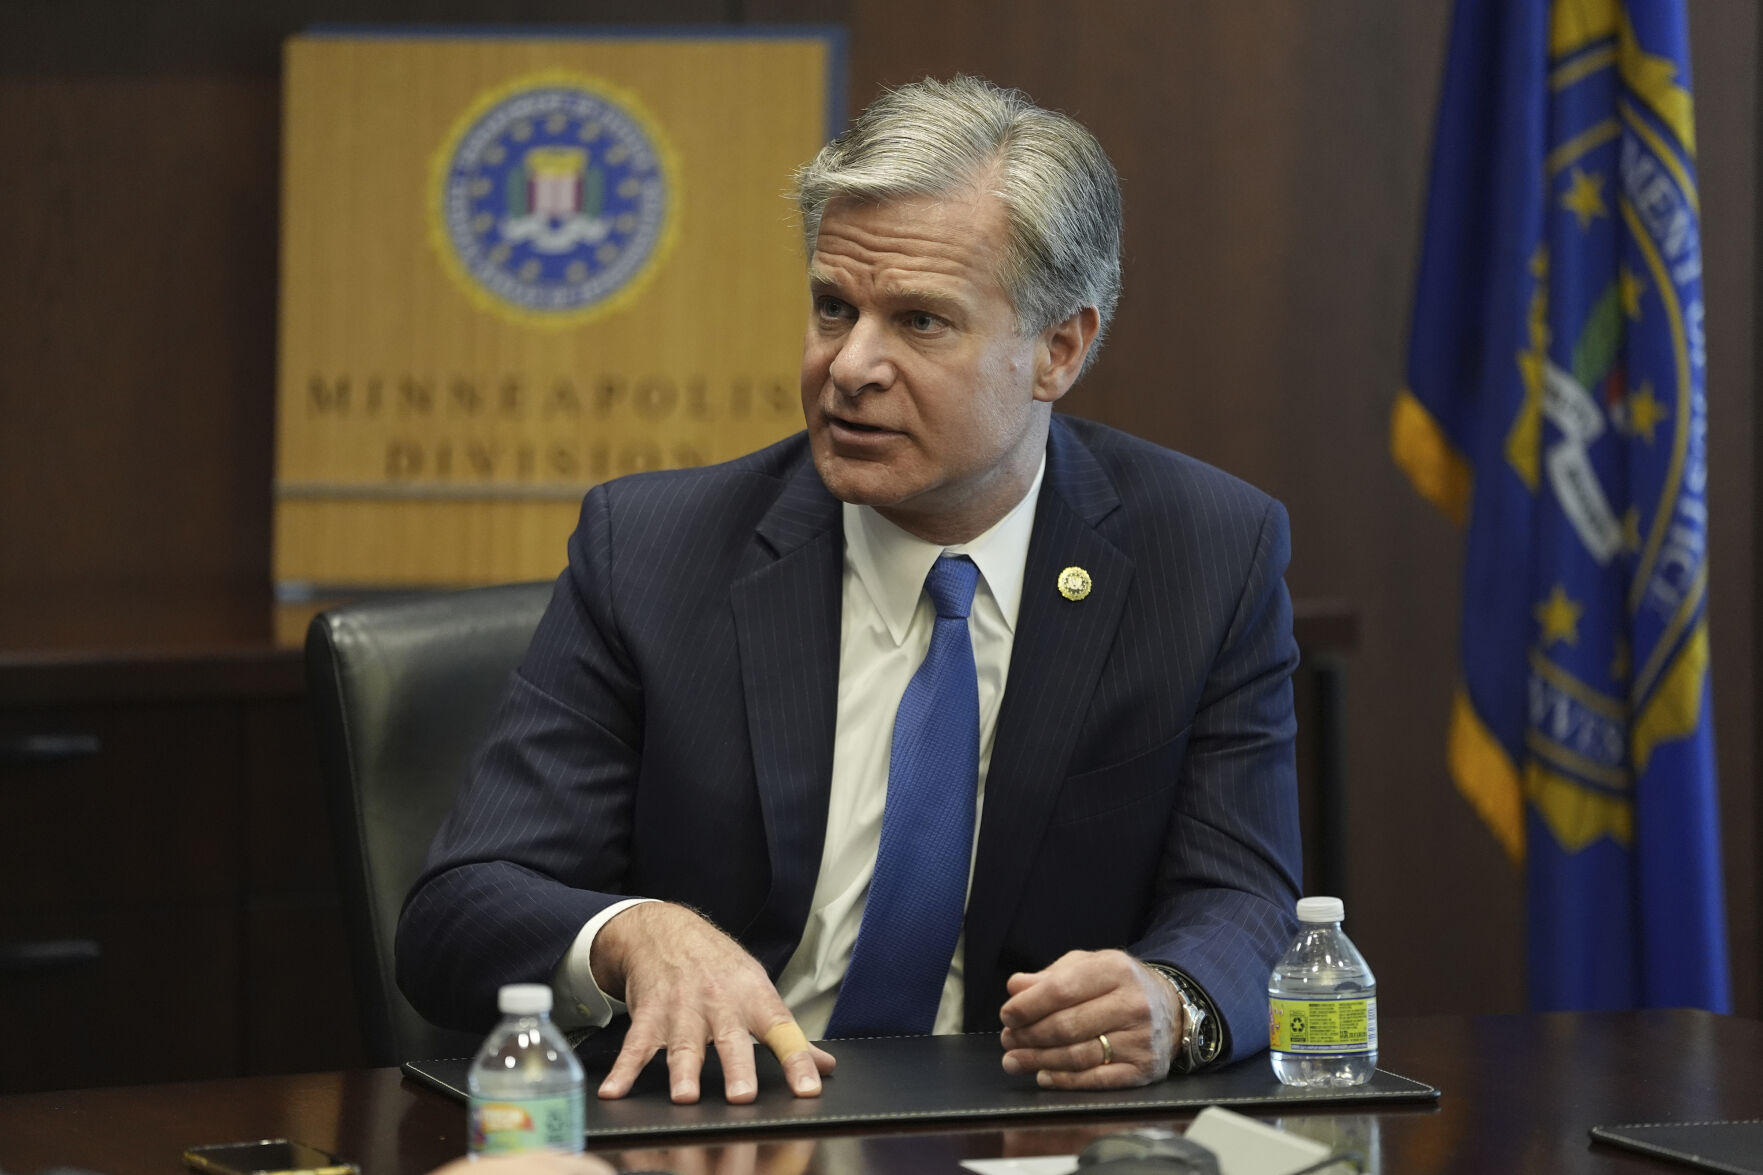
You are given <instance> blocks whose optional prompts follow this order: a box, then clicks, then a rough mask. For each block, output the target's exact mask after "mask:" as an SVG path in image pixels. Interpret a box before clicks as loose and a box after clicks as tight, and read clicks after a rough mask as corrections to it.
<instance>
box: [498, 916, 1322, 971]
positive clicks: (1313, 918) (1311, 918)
mask: <svg viewBox="0 0 1763 1175" xmlns="http://www.w3.org/2000/svg"><path fill="white" fill-rule="evenodd" d="M1346 916H1347V903H1345V902H1343V901H1341V899H1339V898H1299V899H1298V921H1300V922H1339V921H1341V920H1342V919H1344V918H1345V917H1346ZM503 990H507V989H506V988H504V989H503Z"/></svg>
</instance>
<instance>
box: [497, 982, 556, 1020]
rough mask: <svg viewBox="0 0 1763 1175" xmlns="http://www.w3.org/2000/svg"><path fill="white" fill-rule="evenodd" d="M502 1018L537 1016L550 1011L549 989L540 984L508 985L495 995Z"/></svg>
mask: <svg viewBox="0 0 1763 1175" xmlns="http://www.w3.org/2000/svg"><path fill="white" fill-rule="evenodd" d="M496 1007H497V1008H499V1009H501V1011H502V1014H503V1015H504V1016H537V1015H539V1014H540V1013H549V1012H550V1011H551V989H550V988H549V987H546V986H545V985H544V984H542V983H510V984H506V985H504V986H503V988H502V990H501V991H498V992H497V993H496Z"/></svg>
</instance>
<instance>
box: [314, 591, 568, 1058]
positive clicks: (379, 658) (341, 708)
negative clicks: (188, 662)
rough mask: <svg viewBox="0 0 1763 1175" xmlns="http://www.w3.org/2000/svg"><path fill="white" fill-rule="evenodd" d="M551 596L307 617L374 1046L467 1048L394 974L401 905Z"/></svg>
mask: <svg viewBox="0 0 1763 1175" xmlns="http://www.w3.org/2000/svg"><path fill="white" fill-rule="evenodd" d="M550 597H551V585H550V583H549V582H546V583H523V584H510V585H507V586H504V587H489V588H474V589H471V590H468V591H457V592H442V593H435V594H430V595H424V596H413V597H405V598H400V599H392V600H382V601H375V602H371V603H362V604H351V605H348V606H346V607H341V608H333V609H331V610H330V611H328V612H324V613H321V614H320V615H318V616H316V617H314V618H313V621H312V625H311V627H310V628H309V629H308V630H307V633H306V682H307V687H308V690H309V692H310V694H311V698H312V710H313V717H314V722H315V724H316V726H317V730H318V748H319V761H320V764H321V765H322V767H323V770H324V775H325V790H326V792H327V795H328V798H329V801H330V810H331V827H332V830H333V836H334V839H335V841H336V853H337V863H338V879H339V882H340V884H341V888H342V894H343V907H344V917H345V924H346V927H347V931H348V935H349V946H350V953H351V955H352V956H353V959H352V962H353V964H354V971H355V988H356V999H357V1002H358V1004H359V1005H360V1013H361V1027H362V1034H363V1037H364V1039H365V1043H366V1046H367V1054H368V1058H369V1060H370V1061H371V1062H372V1063H374V1064H376V1065H396V1064H399V1063H400V1062H402V1061H407V1060H422V1059H427V1058H431V1057H453V1056H461V1055H470V1054H471V1053H472V1052H473V1051H474V1050H475V1049H476V1048H477V1046H478V1043H479V1041H478V1040H477V1039H476V1038H475V1037H470V1036H467V1035H465V1034H463V1033H459V1032H451V1031H448V1030H446V1029H443V1028H437V1027H435V1026H434V1025H433V1024H430V1023H429V1022H428V1021H427V1020H424V1019H423V1018H422V1017H421V1016H420V1015H418V1014H417V1011H416V1009H414V1008H412V1007H411V1006H410V1004H409V1003H408V1002H407V1001H406V1000H405V999H404V995H403V993H402V992H400V991H399V990H398V984H397V981H396V979H395V978H394V971H393V963H392V942H393V938H394V936H395V934H396V931H397V927H398V911H399V909H400V908H401V907H402V905H403V903H404V896H405V894H406V893H408V892H409V890H410V886H411V883H412V882H414V881H415V880H416V875H417V873H418V872H420V871H421V869H422V862H423V858H424V856H425V855H426V854H427V852H428V847H429V841H430V840H432V839H433V838H434V834H435V829H436V828H438V827H439V826H440V823H441V819H442V817H444V816H445V815H446V813H447V809H448V808H449V807H450V806H451V805H452V802H453V796H454V793H455V792H456V791H457V790H458V788H459V783H460V780H461V779H462V778H463V777H464V774H465V768H466V765H467V763H468V762H469V760H470V758H471V755H472V752H473V751H474V750H475V749H476V747H477V744H478V741H479V740H480V739H481V738H482V737H483V733H484V730H485V728H486V727H487V726H488V724H489V720H490V717H491V715H492V712H493V711H494V709H495V706H496V703H497V701H498V699H500V697H501V695H502V689H503V687H504V685H505V684H506V683H507V679H508V674H509V671H510V670H512V669H513V668H514V666H515V664H516V663H517V662H518V661H519V660H520V656H521V653H522V652H524V651H525V649H526V646H527V642H528V641H529V640H531V638H532V634H533V629H534V628H535V627H536V626H537V625H538V622H539V615H540V613H542V612H543V611H544V608H545V604H546V602H547V601H548V600H549V599H550Z"/></svg>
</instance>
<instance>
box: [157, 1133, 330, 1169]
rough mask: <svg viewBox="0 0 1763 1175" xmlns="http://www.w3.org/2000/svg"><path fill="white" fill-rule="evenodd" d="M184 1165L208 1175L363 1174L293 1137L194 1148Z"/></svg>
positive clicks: (185, 1153)
mask: <svg viewBox="0 0 1763 1175" xmlns="http://www.w3.org/2000/svg"><path fill="white" fill-rule="evenodd" d="M184 1162H186V1163H188V1164H189V1165H190V1167H191V1168H192V1169H193V1170H196V1171H206V1172H208V1175H361V1168H360V1167H357V1166H356V1165H355V1164H354V1163H350V1162H345V1161H344V1160H342V1159H339V1158H338V1157H337V1156H336V1155H333V1154H331V1152H329V1151H321V1150H319V1149H318V1148H317V1147H315V1146H307V1145H306V1144H305V1143H303V1142H295V1141H294V1140H293V1139H291V1138H263V1139H259V1140H257V1141H256V1142H220V1143H211V1144H209V1145H207V1146H193V1147H191V1148H189V1149H188V1150H186V1151H185V1152H184Z"/></svg>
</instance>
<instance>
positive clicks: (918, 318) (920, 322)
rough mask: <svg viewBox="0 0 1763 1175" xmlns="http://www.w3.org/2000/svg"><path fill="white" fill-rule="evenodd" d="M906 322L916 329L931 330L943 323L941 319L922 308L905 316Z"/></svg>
mask: <svg viewBox="0 0 1763 1175" xmlns="http://www.w3.org/2000/svg"><path fill="white" fill-rule="evenodd" d="M906 321H907V323H908V324H909V325H910V326H911V327H912V329H913V330H916V331H933V330H936V329H937V328H938V327H939V326H942V325H943V320H942V319H940V318H938V317H937V316H936V315H934V314H931V313H929V312H928V311H924V310H916V311H913V312H912V313H911V314H909V315H907V316H906Z"/></svg>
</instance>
